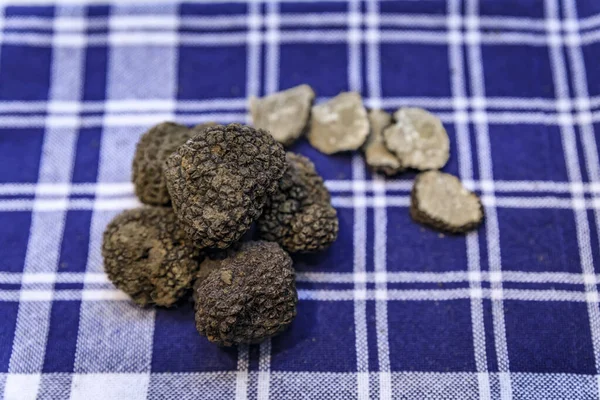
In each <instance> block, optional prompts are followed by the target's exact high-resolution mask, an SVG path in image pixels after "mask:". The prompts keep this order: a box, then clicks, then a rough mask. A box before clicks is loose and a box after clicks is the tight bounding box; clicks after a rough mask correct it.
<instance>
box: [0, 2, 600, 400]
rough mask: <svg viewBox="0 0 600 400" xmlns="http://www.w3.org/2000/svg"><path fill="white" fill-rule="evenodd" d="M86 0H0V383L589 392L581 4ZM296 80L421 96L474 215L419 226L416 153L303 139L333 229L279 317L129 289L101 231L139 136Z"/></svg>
mask: <svg viewBox="0 0 600 400" xmlns="http://www.w3.org/2000/svg"><path fill="white" fill-rule="evenodd" d="M109 1H110V0H109ZM87 2H89V4H86V2H85V1H84V3H80V4H74V2H72V1H67V0H65V2H64V3H61V2H58V3H50V2H49V1H48V0H44V1H42V0H40V1H38V3H40V4H39V5H36V6H26V7H25V6H21V5H18V3H16V2H15V3H14V5H10V4H8V5H7V4H6V2H5V3H4V5H3V6H2V7H1V8H0V10H1V11H2V13H1V14H0V29H1V34H0V397H2V395H3V396H4V398H5V399H10V400H12V399H19V400H21V399H23V400H27V399H67V398H71V399H129V400H136V399H145V398H149V399H219V400H221V399H239V400H242V399H259V400H266V399H324V400H327V399H503V400H505V399H546V400H547V399H598V398H599V397H600V386H599V379H598V377H599V372H600V308H599V296H598V283H599V279H600V275H599V273H600V271H599V269H600V250H599V249H600V243H599V229H600V161H599V156H598V153H599V147H598V146H599V144H600V137H598V133H599V132H600V70H599V68H598V60H600V2H598V1H596V0H577V1H576V0H479V1H477V0H464V1H461V0H447V1H446V0H426V1H425V0H422V1H380V2H375V1H368V2H365V1H339V0H338V1H328V2H316V1H305V2H293V1H280V2H276V1H265V2H250V1H249V2H243V1H240V2H235V1H226V0H223V1H208V0H207V1H193V2H190V3H180V4H175V3H167V2H165V3H156V2H151V3H144V2H141V1H136V2H127V1H114V3H111V4H101V3H99V2H98V1H97V0H94V1H92V0H87ZM302 83H307V84H309V85H311V86H312V87H313V88H314V89H315V91H316V93H317V101H318V102H322V101H324V100H326V99H328V98H331V97H332V96H335V95H337V94H338V93H339V92H341V91H348V90H354V91H358V92H360V93H361V94H362V95H363V97H364V100H365V102H366V104H367V105H368V106H369V107H371V108H384V109H386V110H388V111H394V110H395V109H397V108H398V107H400V106H403V105H410V106H417V107H424V108H427V109H428V110H430V111H431V112H433V113H435V114H437V115H438V116H439V117H440V118H441V119H442V121H443V123H444V125H445V127H446V129H447V130H448V133H449V136H450V140H451V158H450V161H449V162H448V164H447V165H446V166H445V168H444V171H446V172H450V173H453V174H456V175H458V176H460V178H461V179H462V180H463V181H464V182H465V184H466V185H467V186H468V187H469V188H472V189H473V190H475V191H476V192H477V193H479V194H480V195H481V196H482V199H483V203H484V206H485V212H486V220H485V224H484V225H482V226H481V227H480V229H478V230H477V231H475V232H472V233H470V234H468V235H466V236H448V235H441V234H438V233H437V232H434V231H431V230H429V229H426V228H423V227H421V226H419V225H417V224H415V223H413V222H412V221H411V220H410V217H409V212H408V206H409V194H410V189H411V187H412V182H413V179H414V173H405V174H403V175H400V176H398V177H396V178H388V179H385V178H384V177H382V176H377V175H374V174H372V173H371V172H370V171H369V170H368V169H367V168H366V166H365V163H364V160H363V157H362V155H361V154H359V153H358V152H355V153H346V154H337V155H333V156H326V155H323V154H320V153H319V152H318V151H316V150H315V149H313V148H312V147H310V146H309V145H308V143H307V141H306V140H305V139H302V140H301V141H300V142H298V143H297V144H296V145H294V146H293V148H292V150H294V151H298V152H300V153H302V154H304V155H306V156H308V157H309V158H310V159H311V160H312V161H313V162H314V163H315V164H316V167H317V170H318V171H319V172H320V173H321V174H322V175H323V176H324V178H325V180H326V183H327V186H328V187H329V189H330V190H331V192H332V201H333V204H334V206H335V207H336V208H337V210H338V214H339V219H340V235H339V238H338V240H337V242H336V243H335V244H334V245H333V246H332V247H331V248H330V249H329V250H328V251H326V252H324V253H322V254H316V255H311V256H300V257H295V265H296V269H297V282H298V283H297V285H298V291H299V298H300V302H299V305H298V316H297V318H296V320H295V321H294V323H293V324H292V326H291V328H290V329H289V330H287V331H286V332H285V333H283V334H281V335H280V336H277V337H275V338H273V339H271V340H268V341H266V342H264V343H263V344H261V345H258V346H250V347H248V346H240V347H239V348H230V349H221V348H218V347H216V346H214V345H212V344H210V343H209V342H208V341H207V340H206V339H205V338H203V337H201V336H200V335H199V334H198V333H197V332H196V329H195V327H194V318H193V307H192V304H191V303H190V304H186V305H182V306H180V307H178V308H176V309H173V310H165V309H140V308H138V307H136V306H135V305H134V304H133V303H132V302H131V301H130V300H129V299H128V298H127V296H125V295H124V294H123V293H122V292H119V291H117V290H116V289H115V288H114V287H113V286H112V285H111V284H110V282H108V281H107V279H106V276H105V274H104V272H103V266H102V258H101V255H100V248H101V239H102V232H103V230H104V228H105V226H106V225H107V223H108V222H109V221H110V220H111V219H112V218H113V217H114V216H115V215H116V214H118V213H119V212H120V211H121V210H123V209H126V208H131V207H135V206H136V205H137V204H138V203H137V200H136V199H135V196H134V194H133V187H132V185H131V183H130V174H131V160H132V156H133V153H134V148H135V144H136V142H137V141H138V139H139V137H140V135H141V134H142V133H143V132H144V131H145V130H147V129H148V128H149V127H150V126H152V125H153V124H155V123H158V122H161V121H164V120H175V121H177V122H180V123H184V124H187V125H193V124H197V123H201V122H207V121H217V122H223V123H227V122H249V119H248V113H247V111H248V110H247V99H248V98H249V96H251V95H257V96H262V95H265V94H267V93H272V92H274V91H277V90H281V89H286V88H290V87H292V86H295V85H299V84H302Z"/></svg>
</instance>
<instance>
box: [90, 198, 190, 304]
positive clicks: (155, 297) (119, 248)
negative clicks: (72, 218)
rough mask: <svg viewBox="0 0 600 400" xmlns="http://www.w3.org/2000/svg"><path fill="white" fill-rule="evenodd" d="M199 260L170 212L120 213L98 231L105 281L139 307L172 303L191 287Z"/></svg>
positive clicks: (149, 209)
mask: <svg viewBox="0 0 600 400" xmlns="http://www.w3.org/2000/svg"><path fill="white" fill-rule="evenodd" d="M199 255H200V254H199V252H198V250H197V249H196V248H195V247H194V246H192V245H191V244H190V242H189V240H188V239H187V237H186V236H185V233H184V232H183V230H182V229H181V228H180V226H179V224H178V222H177V218H176V217H175V214H174V213H173V210H171V209H170V208H166V207H164V208H163V207H143V208H136V209H133V210H127V211H124V212H122V213H121V214H119V215H117V216H116V217H115V218H114V219H113V220H112V221H111V222H110V223H109V224H108V226H107V227H106V230H105V231H104V237H103V242H102V256H103V257H104V269H105V270H106V273H107V275H108V278H109V279H110V280H111V281H112V283H114V285H115V286H116V287H117V288H119V289H121V290H122V291H124V292H125V293H127V294H128V295H129V296H131V298H132V299H133V301H135V302H136V303H138V304H139V305H141V306H147V305H151V304H156V305H158V306H164V307H169V306H171V305H173V304H174V303H175V302H176V301H178V300H179V299H180V298H181V297H182V296H183V295H184V294H185V293H186V292H187V291H188V290H189V289H190V288H191V286H192V283H193V280H194V278H195V276H196V272H197V271H198V257H199Z"/></svg>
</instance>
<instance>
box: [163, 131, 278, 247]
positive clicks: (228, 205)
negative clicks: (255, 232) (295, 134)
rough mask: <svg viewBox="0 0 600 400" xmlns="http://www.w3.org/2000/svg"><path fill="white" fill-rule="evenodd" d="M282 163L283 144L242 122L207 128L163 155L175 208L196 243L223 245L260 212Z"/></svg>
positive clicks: (242, 230) (273, 187)
mask: <svg viewBox="0 0 600 400" xmlns="http://www.w3.org/2000/svg"><path fill="white" fill-rule="evenodd" d="M285 168H286V162H285V152H284V150H283V146H282V145H281V144H280V143H277V142H276V141H275V139H273V137H272V136H271V135H270V134H269V133H268V132H266V131H264V130H261V129H254V128H251V127H248V126H244V125H240V124H230V125H227V126H223V125H215V126H210V127H208V128H206V129H205V130H204V131H202V132H200V133H198V134H197V135H195V136H194V137H193V138H192V139H190V140H188V141H187V142H186V143H185V144H184V145H182V146H181V147H179V148H178V149H177V150H176V151H175V152H174V153H173V154H171V156H170V157H169V158H168V159H167V162H166V164H165V169H164V171H165V175H166V178H167V187H168V189H169V193H170V195H171V200H172V204H173V208H174V209H175V213H176V214H177V217H178V218H179V221H180V222H181V224H182V226H183V229H184V230H185V231H186V233H187V234H188V236H189V237H190V238H191V239H192V241H193V242H194V244H195V245H196V246H198V247H200V248H218V249H224V248H227V247H229V246H230V245H231V244H232V243H234V242H235V241H237V240H238V239H239V238H240V237H241V236H242V235H243V234H244V233H245V232H246V231H247V230H248V229H249V228H250V225H251V224H252V222H254V221H255V220H256V219H257V218H258V217H259V216H260V214H261V212H262V210H263V207H264V205H265V202H266V200H267V197H268V196H269V195H271V194H272V193H273V192H274V191H275V188H276V186H277V181H278V180H279V179H280V178H281V176H282V175H283V172H284V170H285Z"/></svg>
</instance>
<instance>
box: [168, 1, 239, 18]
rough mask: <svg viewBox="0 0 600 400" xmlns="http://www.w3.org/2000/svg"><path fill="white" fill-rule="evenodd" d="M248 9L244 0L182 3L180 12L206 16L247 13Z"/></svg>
mask: <svg viewBox="0 0 600 400" xmlns="http://www.w3.org/2000/svg"><path fill="white" fill-rule="evenodd" d="M246 10H247V6H246V4H244V3H243V2H239V3H233V2H232V3H227V4H223V3H218V2H215V3H214V4H211V3H202V4H193V3H182V4H181V5H180V6H179V13H180V14H181V15H186V16H187V15H205V16H211V15H212V16H217V15H235V14H242V15H245V14H246Z"/></svg>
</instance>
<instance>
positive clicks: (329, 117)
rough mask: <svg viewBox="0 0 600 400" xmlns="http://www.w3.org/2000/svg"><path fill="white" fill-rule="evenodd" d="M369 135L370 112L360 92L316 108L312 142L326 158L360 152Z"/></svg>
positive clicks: (339, 97)
mask: <svg viewBox="0 0 600 400" xmlns="http://www.w3.org/2000/svg"><path fill="white" fill-rule="evenodd" d="M368 135H369V119H368V117H367V110H366V109H365V107H364V106H363V104H362V99H361V97H360V95H359V94H358V93H356V92H345V93H340V94H339V95H337V96H336V97H334V98H333V99H331V100H329V101H328V102H326V103H323V104H319V105H316V106H314V107H313V108H312V117H311V126H310V131H309V133H308V140H309V141H310V144H312V145H313V146H314V147H315V148H316V149H317V150H319V151H321V152H323V153H325V154H333V153H337V152H341V151H349V150H356V149H358V148H359V147H360V146H362V145H363V143H364V142H365V140H366V139H367V136H368Z"/></svg>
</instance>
